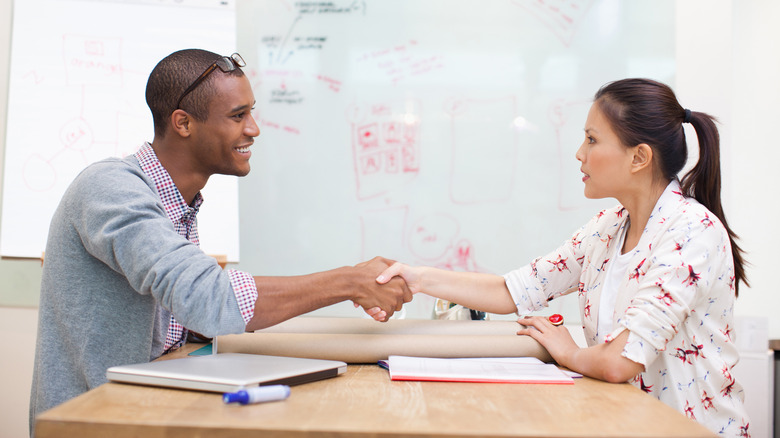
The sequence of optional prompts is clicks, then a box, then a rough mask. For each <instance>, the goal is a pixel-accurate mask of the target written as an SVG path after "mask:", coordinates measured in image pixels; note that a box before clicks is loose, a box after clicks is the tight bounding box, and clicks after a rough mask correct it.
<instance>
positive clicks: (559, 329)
mask: <svg viewBox="0 0 780 438" xmlns="http://www.w3.org/2000/svg"><path fill="white" fill-rule="evenodd" d="M517 322H518V323H519V324H520V325H521V326H523V327H522V328H521V329H520V330H518V331H517V334H518V335H528V336H530V337H532V338H534V339H536V341H537V342H539V343H540V344H542V347H544V348H545V349H546V350H547V352H548V353H550V356H552V358H553V359H554V360H555V362H557V363H558V365H561V366H565V367H566V368H569V369H570V370H572V371H577V370H575V369H573V368H572V359H573V357H574V354H575V353H576V352H577V351H578V350H579V349H580V347H579V346H578V345H577V343H576V342H574V338H572V337H571V333H569V330H568V329H567V328H566V327H564V326H562V325H560V326H554V325H553V324H552V323H551V322H550V320H549V319H547V317H546V316H526V317H523V318H520V319H518V320H517Z"/></svg>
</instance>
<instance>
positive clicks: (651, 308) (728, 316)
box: [504, 180, 749, 437]
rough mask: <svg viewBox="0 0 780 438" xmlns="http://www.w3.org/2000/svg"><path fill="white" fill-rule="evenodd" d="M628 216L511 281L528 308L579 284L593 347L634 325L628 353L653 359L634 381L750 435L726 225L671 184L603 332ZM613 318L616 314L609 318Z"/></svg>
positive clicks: (632, 256) (582, 232) (594, 222)
mask: <svg viewBox="0 0 780 438" xmlns="http://www.w3.org/2000/svg"><path fill="white" fill-rule="evenodd" d="M627 221H628V214H627V212H626V210H625V209H624V208H623V207H622V206H620V205H618V206H617V207H615V208H612V209H610V210H605V211H602V212H600V213H599V214H598V215H596V216H595V217H594V218H593V219H591V221H590V222H588V223H587V224H586V225H585V226H584V227H582V228H581V229H579V230H578V231H577V232H576V233H574V235H573V236H572V238H571V239H569V240H567V241H566V242H564V244H563V245H562V246H561V247H560V248H558V249H557V250H555V251H553V252H552V253H550V254H548V255H546V256H544V257H540V258H537V259H536V260H534V261H533V262H532V263H531V264H530V265H527V266H524V267H522V268H520V269H517V270H515V271H512V272H509V273H507V274H506V275H505V276H504V278H505V281H506V284H507V287H508V288H509V291H510V293H511V294H512V297H513V299H514V301H515V304H516V306H517V310H518V314H520V315H524V314H527V313H529V312H531V311H535V310H540V309H542V308H544V307H546V306H547V303H548V301H549V300H551V299H554V298H556V297H559V296H562V295H565V294H568V293H570V292H573V291H575V290H576V291H578V295H579V301H580V310H581V313H582V323H583V330H584V333H585V338H586V340H587V342H588V345H591V346H592V345H596V344H597V343H599V342H609V341H611V340H612V339H614V338H615V337H616V336H618V335H619V334H620V333H622V332H623V330H629V336H628V341H627V343H626V346H625V348H624V349H623V353H622V354H623V356H624V357H626V358H628V359H630V360H632V361H634V362H637V363H640V364H642V365H644V367H645V371H644V372H642V373H640V374H639V375H637V376H636V377H635V378H634V379H633V380H632V382H631V383H633V384H634V385H635V386H637V387H639V388H641V389H642V390H644V391H645V392H647V393H649V394H651V395H653V396H655V397H656V398H658V399H659V400H661V401H663V402H664V403H666V404H667V405H670V406H672V407H673V408H675V409H677V410H678V411H680V412H683V413H684V414H685V415H687V416H688V417H689V418H692V419H694V420H697V421H699V422H700V423H702V424H704V425H705V426H707V427H708V428H710V429H711V430H713V431H714V432H716V433H719V434H720V435H722V436H730V437H731V436H734V437H736V436H749V431H748V428H749V421H748V417H747V414H746V412H745V409H744V406H743V399H744V392H743V390H742V387H741V386H740V385H739V384H738V383H737V382H736V381H735V379H734V377H733V376H732V375H731V369H732V368H733V367H734V365H735V364H736V363H737V361H738V360H739V355H738V353H737V349H736V346H735V345H734V343H733V341H732V331H733V328H734V322H733V309H734V300H735V295H734V264H733V257H732V254H731V245H730V242H729V238H728V234H727V232H726V229H725V228H724V227H723V225H722V224H721V223H720V221H719V220H718V218H717V217H716V216H715V215H714V214H712V213H711V212H710V211H708V210H707V209H706V208H705V207H704V206H702V205H701V204H699V203H698V202H697V201H696V200H694V199H691V198H687V197H685V196H683V194H682V193H681V189H680V184H679V182H678V181H676V180H675V181H672V182H671V183H670V184H669V186H668V187H667V188H666V190H665V191H664V193H663V194H662V195H661V197H660V199H659V200H658V202H657V203H656V205H655V207H654V209H653V213H652V214H651V216H650V219H649V220H648V223H647V226H646V227H645V230H644V231H643V234H642V236H641V238H640V240H639V243H638V244H637V246H636V247H635V248H634V249H633V250H631V251H629V252H627V253H626V254H624V256H626V257H627V258H628V259H629V262H628V264H629V267H628V269H627V271H624V273H623V275H622V277H621V278H620V279H619V285H618V286H617V291H618V294H617V296H616V297H615V305H614V313H613V314H612V315H611V316H612V328H613V330H612V331H611V332H610V333H607V334H603V335H602V334H598V330H597V328H598V321H599V311H600V304H601V300H602V299H603V285H604V282H605V280H606V276H607V268H608V267H609V263H610V256H611V255H612V254H613V251H612V250H613V248H614V245H615V244H616V243H615V242H616V240H619V239H616V237H618V236H619V233H620V232H622V229H623V228H624V227H625V225H626V223H627ZM604 316H606V317H609V315H604Z"/></svg>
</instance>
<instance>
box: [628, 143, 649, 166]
mask: <svg viewBox="0 0 780 438" xmlns="http://www.w3.org/2000/svg"><path fill="white" fill-rule="evenodd" d="M652 162H653V148H651V147H650V145H648V144H647V143H640V144H638V145H637V146H636V147H635V148H634V157H633V159H632V161H631V171H632V172H634V173H636V172H639V171H640V170H642V169H646V168H648V167H649V166H650V164H651V163H652Z"/></svg>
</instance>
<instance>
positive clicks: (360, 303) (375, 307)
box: [352, 257, 412, 322]
mask: <svg viewBox="0 0 780 438" xmlns="http://www.w3.org/2000/svg"><path fill="white" fill-rule="evenodd" d="M393 264H394V261H393V260H388V259H386V258H384V257H374V258H373V259H371V260H368V261H366V262H363V263H359V264H357V265H355V268H356V269H358V270H359V271H360V272H361V277H365V278H363V279H362V280H361V281H360V284H361V288H360V289H359V290H358V291H357V296H356V297H355V298H353V299H352V302H353V303H354V305H355V307H362V308H363V310H364V311H365V312H366V313H367V314H368V315H369V316H371V317H372V318H374V319H375V320H377V321H381V322H385V321H387V320H388V319H390V317H391V316H393V313H395V312H397V311H400V310H401V309H402V308H403V305H404V303H408V302H410V301H412V291H411V290H410V289H409V287H408V286H407V284H406V282H405V281H404V279H403V278H402V277H400V276H393V277H388V280H387V281H385V282H381V283H380V282H379V281H378V280H377V277H379V276H380V275H381V274H383V273H384V272H386V271H387V270H388V268H390V267H391V266H393Z"/></svg>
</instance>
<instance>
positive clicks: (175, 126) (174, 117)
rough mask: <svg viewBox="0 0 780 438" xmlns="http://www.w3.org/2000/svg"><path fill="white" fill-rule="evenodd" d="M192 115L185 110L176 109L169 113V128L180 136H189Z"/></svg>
mask: <svg viewBox="0 0 780 438" xmlns="http://www.w3.org/2000/svg"><path fill="white" fill-rule="evenodd" d="M191 124H192V116H190V115H189V114H187V112H186V111H184V110H181V109H177V110H176V111H174V112H173V113H172V114H171V129H172V130H173V132H175V133H177V134H179V136H181V137H189V136H190V134H192V131H191V128H192V126H191Z"/></svg>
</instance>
